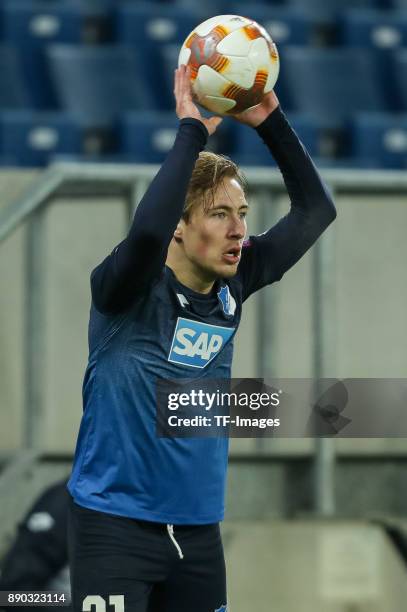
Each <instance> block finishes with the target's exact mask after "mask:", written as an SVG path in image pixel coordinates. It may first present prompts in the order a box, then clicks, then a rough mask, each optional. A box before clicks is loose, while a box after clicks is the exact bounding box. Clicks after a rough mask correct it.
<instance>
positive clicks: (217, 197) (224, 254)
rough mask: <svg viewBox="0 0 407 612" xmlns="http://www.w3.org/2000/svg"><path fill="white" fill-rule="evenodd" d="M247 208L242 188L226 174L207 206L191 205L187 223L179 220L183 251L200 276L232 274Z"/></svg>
mask: <svg viewBox="0 0 407 612" xmlns="http://www.w3.org/2000/svg"><path fill="white" fill-rule="evenodd" d="M209 197H210V196H209ZM247 209H248V204H247V202H246V198H245V195H244V191H243V189H242V187H241V186H240V184H239V182H238V181H237V180H236V179H235V178H230V177H228V178H225V179H224V181H223V182H222V183H221V184H220V185H219V187H218V188H217V190H216V192H215V194H214V198H213V202H212V201H211V202H210V206H209V208H206V209H204V206H203V205H202V206H200V205H197V206H195V207H194V208H193V210H192V212H191V215H190V218H189V220H188V222H187V223H185V222H182V243H183V249H184V254H185V256H186V258H187V260H188V262H189V264H190V265H191V264H192V265H193V266H194V268H195V270H196V272H197V273H198V274H200V275H201V276H202V278H205V279H206V280H208V281H210V280H214V279H215V278H218V277H221V278H230V277H232V276H234V275H235V274H236V272H237V267H238V265H239V261H240V257H241V251H242V244H243V240H244V237H245V235H246V231H247V225H246V214H247Z"/></svg>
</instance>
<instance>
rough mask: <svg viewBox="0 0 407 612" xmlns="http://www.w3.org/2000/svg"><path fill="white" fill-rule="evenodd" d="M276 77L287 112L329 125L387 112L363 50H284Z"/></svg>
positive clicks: (371, 59) (371, 64) (371, 62)
mask: <svg viewBox="0 0 407 612" xmlns="http://www.w3.org/2000/svg"><path fill="white" fill-rule="evenodd" d="M280 78H281V79H282V80H283V81H284V85H285V87H286V91H287V96H288V98H289V109H290V110H294V111H296V112H299V111H305V112H308V113H310V114H315V115H317V116H318V117H320V118H321V119H325V120H326V121H329V122H331V124H332V126H338V125H340V124H341V122H342V121H343V120H344V119H345V118H346V117H349V116H350V115H351V114H352V113H353V112H358V111H386V110H389V109H387V107H386V99H385V96H384V93H383V90H382V87H381V83H380V79H379V75H378V73H377V69H376V65H375V62H374V57H373V56H372V55H371V54H370V53H369V52H368V51H366V50H364V49H357V48H352V49H351V48H330V49H312V48H305V47H290V48H287V49H286V50H285V53H284V58H283V67H282V70H281V76H280Z"/></svg>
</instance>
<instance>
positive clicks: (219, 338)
mask: <svg viewBox="0 0 407 612" xmlns="http://www.w3.org/2000/svg"><path fill="white" fill-rule="evenodd" d="M234 331H235V328H234V327H221V326H219V325H209V324H208V323H201V322H199V321H191V320H190V319H184V318H182V317H178V321H177V325H176V328H175V332H174V336H173V339H172V343H171V349H170V354H169V356H168V361H171V362H172V363H180V364H182V365H187V366H191V367H192V368H204V367H205V366H206V365H208V363H209V362H210V361H212V359H214V357H216V355H217V354H218V353H219V352H220V351H221V349H222V347H223V346H224V345H225V344H226V342H227V341H228V340H229V339H230V338H231V337H232V335H233V332H234Z"/></svg>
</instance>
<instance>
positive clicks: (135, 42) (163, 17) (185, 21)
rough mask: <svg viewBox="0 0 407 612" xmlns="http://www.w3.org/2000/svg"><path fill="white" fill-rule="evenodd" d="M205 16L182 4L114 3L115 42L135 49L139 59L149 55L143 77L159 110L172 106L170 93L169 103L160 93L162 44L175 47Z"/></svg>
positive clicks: (180, 43) (144, 66) (179, 44)
mask: <svg viewBox="0 0 407 612" xmlns="http://www.w3.org/2000/svg"><path fill="white" fill-rule="evenodd" d="M207 16H208V15H207V14H205V13H203V12H197V11H193V10H186V9H185V8H184V7H177V6H164V7H162V6H156V5H148V4H146V3H140V4H139V3H133V2H126V3H124V4H123V5H118V7H117V10H116V11H115V13H114V22H113V23H114V27H113V29H114V37H115V39H116V41H117V42H118V43H119V44H124V45H127V46H133V47H135V48H137V52H138V53H139V54H140V55H141V56H142V57H143V58H146V57H148V58H149V61H148V62H144V65H143V77H144V79H145V80H146V82H147V83H148V86H149V88H150V89H151V91H152V92H153V93H154V96H155V99H156V100H157V101H158V103H159V104H160V108H162V109H163V110H165V109H168V108H172V94H171V99H170V106H169V102H168V98H163V96H162V85H161V83H162V78H163V71H162V68H161V66H162V64H161V62H160V57H161V50H162V47H163V46H167V45H169V44H174V45H176V46H177V47H178V49H179V47H180V46H181V45H182V43H183V42H184V40H185V38H186V37H187V36H188V34H189V33H190V32H191V31H192V30H193V29H194V27H195V26H196V25H197V24H198V23H200V21H203V20H204V19H206V17H207ZM171 76H172V75H171ZM171 91H172V89H171Z"/></svg>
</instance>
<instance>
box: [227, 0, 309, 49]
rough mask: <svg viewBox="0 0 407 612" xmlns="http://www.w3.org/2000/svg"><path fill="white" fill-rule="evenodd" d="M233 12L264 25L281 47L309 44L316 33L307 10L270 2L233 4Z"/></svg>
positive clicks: (231, 8) (231, 7)
mask: <svg viewBox="0 0 407 612" xmlns="http://www.w3.org/2000/svg"><path fill="white" fill-rule="evenodd" d="M230 11H231V13H233V14H238V15H241V14H243V15H244V16H247V17H249V18H250V19H254V20H255V21H257V22H258V23H259V24H260V25H262V26H263V27H264V28H265V29H266V30H267V31H268V32H269V33H270V35H271V37H272V39H273V40H274V42H275V43H276V45H278V46H279V47H280V46H282V45H308V44H311V43H312V40H313V35H314V27H313V21H312V20H311V19H309V17H308V16H307V13H306V11H304V10H302V9H299V8H285V7H281V6H272V5H270V4H257V3H253V4H252V3H250V4H248V3H246V4H245V5H243V4H242V5H239V4H232V5H231V6H230Z"/></svg>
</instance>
